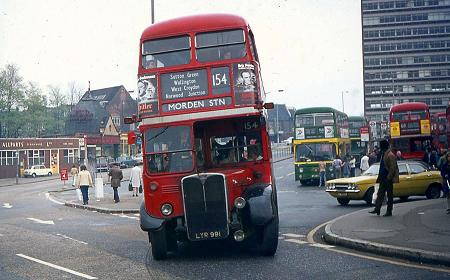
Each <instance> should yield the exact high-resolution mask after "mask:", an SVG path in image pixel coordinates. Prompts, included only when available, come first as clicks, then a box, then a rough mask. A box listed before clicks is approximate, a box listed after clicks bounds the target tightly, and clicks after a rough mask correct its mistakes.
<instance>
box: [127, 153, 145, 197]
mask: <svg viewBox="0 0 450 280" xmlns="http://www.w3.org/2000/svg"><path fill="white" fill-rule="evenodd" d="M141 178H142V171H141V168H139V164H138V163H137V162H136V163H135V164H134V167H133V168H132V169H131V174H130V184H131V186H132V187H133V197H135V196H136V197H137V196H138V189H139V186H140V185H141Z"/></svg>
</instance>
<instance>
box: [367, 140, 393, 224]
mask: <svg viewBox="0 0 450 280" xmlns="http://www.w3.org/2000/svg"><path fill="white" fill-rule="evenodd" d="M380 148H381V151H380V153H381V158H380V159H381V160H380V171H379V172H378V178H377V183H379V184H380V187H379V188H378V193H377V200H376V202H375V209H374V210H373V211H370V212H369V213H371V214H377V215H380V210H381V203H382V202H383V200H384V195H385V193H386V192H387V211H386V214H384V216H385V217H388V216H392V208H393V206H394V183H398V182H399V172H398V165H397V159H396V157H395V155H394V153H393V152H392V151H391V150H390V149H389V142H388V141H387V140H382V141H381V143H380Z"/></svg>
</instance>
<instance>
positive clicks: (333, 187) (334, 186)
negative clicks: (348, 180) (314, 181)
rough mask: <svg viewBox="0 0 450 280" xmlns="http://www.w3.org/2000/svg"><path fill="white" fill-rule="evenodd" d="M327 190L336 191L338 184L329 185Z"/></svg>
mask: <svg viewBox="0 0 450 280" xmlns="http://www.w3.org/2000/svg"><path fill="white" fill-rule="evenodd" d="M327 188H328V189H329V190H334V189H335V188H336V184H334V183H331V184H329V185H328V187H327Z"/></svg>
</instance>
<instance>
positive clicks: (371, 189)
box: [364, 187, 374, 206]
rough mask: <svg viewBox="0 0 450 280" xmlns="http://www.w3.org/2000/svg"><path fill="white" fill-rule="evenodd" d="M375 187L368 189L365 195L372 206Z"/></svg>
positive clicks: (368, 203) (367, 202) (365, 198)
mask: <svg viewBox="0 0 450 280" xmlns="http://www.w3.org/2000/svg"><path fill="white" fill-rule="evenodd" d="M373 193H374V189H373V187H372V188H370V189H368V190H367V191H366V194H365V195H364V200H365V201H366V204H367V205H369V206H371V205H372V198H373Z"/></svg>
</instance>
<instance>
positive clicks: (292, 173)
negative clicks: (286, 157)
mask: <svg viewBox="0 0 450 280" xmlns="http://www.w3.org/2000/svg"><path fill="white" fill-rule="evenodd" d="M291 175H294V172H291V173H289V174H288V175H286V176H291Z"/></svg>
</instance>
